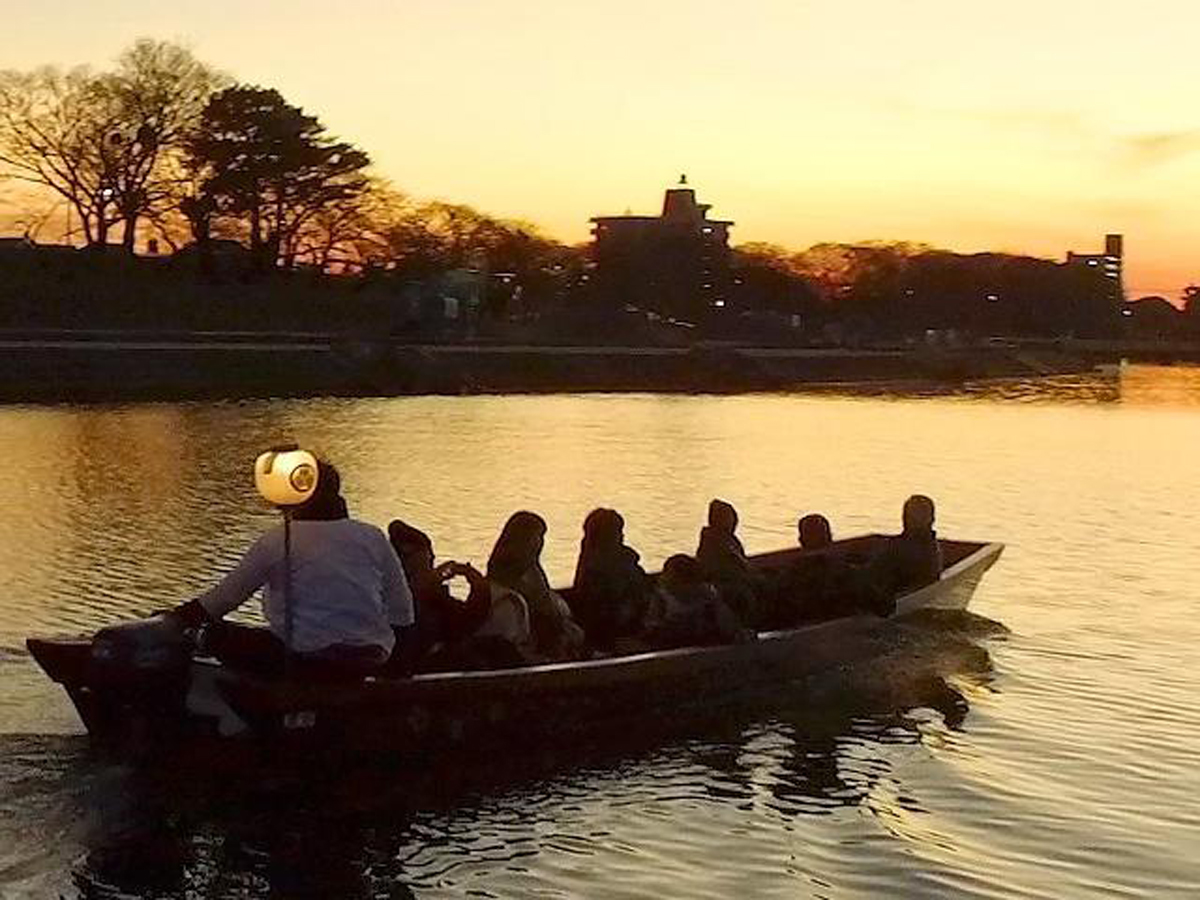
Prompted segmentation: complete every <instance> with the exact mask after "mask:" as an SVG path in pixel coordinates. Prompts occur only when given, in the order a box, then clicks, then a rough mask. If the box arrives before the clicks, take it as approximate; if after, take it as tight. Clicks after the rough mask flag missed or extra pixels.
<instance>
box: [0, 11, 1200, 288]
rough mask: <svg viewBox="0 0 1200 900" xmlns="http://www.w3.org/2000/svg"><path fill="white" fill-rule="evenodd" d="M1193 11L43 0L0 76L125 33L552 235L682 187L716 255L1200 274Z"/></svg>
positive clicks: (1198, 68)
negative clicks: (890, 250)
mask: <svg viewBox="0 0 1200 900" xmlns="http://www.w3.org/2000/svg"><path fill="white" fill-rule="evenodd" d="M1198 25H1200V7H1198V6H1197V5H1196V3H1195V0H1144V2H1142V3H1139V4H1136V5H1131V4H1128V3H1121V4H1118V3H1113V2H1103V0H1090V2H1076V0H1038V2H1033V0H1007V2H1005V3H1003V4H1000V3H986V4H985V3H964V2H963V0H910V2H907V3H897V2H895V0H857V2H852V3H846V2H824V0H822V2H804V0H743V2H740V3H730V2H722V3H715V2H708V0H686V2H684V0H656V2H646V0H640V2H628V0H609V2H606V3H602V4H601V3H577V2H571V0H554V2H550V0H526V2H516V0H490V2H485V0H436V2H434V0H405V2H383V0H374V2H368V0H341V2H338V3H330V2H328V0H321V2H315V0H290V2H286V3H285V2H280V0H253V2H247V0H236V2H235V0H205V2H203V3H201V2H187V3H183V4H172V3H164V2H161V0H153V2H152V0H107V2H104V3H82V2H79V0H39V2H37V3H22V4H20V5H18V4H16V3H14V2H11V0H10V2H6V3H5V10H4V21H3V39H2V40H3V48H4V49H3V55H2V56H0V66H3V67H13V68H29V67H32V66H35V65H38V64H41V63H58V64H64V65H72V64H76V63H90V64H93V65H96V66H104V65H107V64H108V63H109V62H110V61H111V59H112V58H113V57H114V56H115V55H116V54H117V53H118V52H119V51H120V50H122V49H123V48H124V47H125V46H127V45H128V44H129V43H131V42H132V41H133V40H134V39H135V38H137V37H140V36H150V37H155V38H163V39H173V40H179V41H182V42H184V43H186V44H187V45H188V46H190V47H191V49H192V50H193V51H194V52H195V53H196V55H197V56H199V57H200V58H201V59H204V60H205V61H207V62H209V63H211V64H212V65H214V66H217V67H219V68H222V69H224V70H226V71H227V72H229V73H230V74H231V75H233V76H235V77H237V78H238V79H240V80H243V81H248V82H255V83H260V84H263V85H268V86H273V87H277V88H278V89H279V90H280V91H281V92H282V93H283V94H284V96H286V97H287V98H288V99H289V100H291V101H292V102H294V103H298V104H300V105H302V106H304V107H305V108H306V109H308V110H309V111H311V112H314V113H316V114H318V115H320V116H321V117H322V119H323V120H324V121H325V122H326V124H327V125H329V126H330V128H331V129H332V130H333V131H334V132H336V133H338V134H339V135H341V136H342V137H345V138H347V139H349V140H352V141H355V142H356V143H358V144H360V145H361V146H362V147H364V148H365V149H366V150H368V151H369V152H371V154H372V155H373V156H374V158H375V160H376V163H377V166H378V168H379V170H380V171H381V172H382V174H384V175H386V176H387V177H389V178H390V179H392V180H393V181H394V182H395V184H396V185H397V186H398V187H400V188H401V189H403V190H405V191H407V192H409V193H411V194H414V195H418V196H421V197H428V198H435V197H436V198H441V199H447V200H452V201H456V202H464V203H470V204H472V205H474V206H476V207H478V208H480V209H482V210H484V211H487V212H489V213H493V214H496V215H500V216H506V217H516V218H522V219H526V220H529V221H532V222H534V223H536V224H538V225H539V226H541V227H542V228H543V230H545V231H546V232H547V233H549V234H551V235H554V236H556V237H559V238H562V239H564V240H568V241H579V240H582V239H584V238H585V237H586V236H587V219H588V217H589V216H592V215H598V214H613V213H621V212H624V211H625V210H626V209H627V208H628V209H631V210H633V211H635V212H651V211H655V210H657V208H658V206H659V203H660V196H661V191H662V189H663V188H664V187H665V186H667V185H668V184H669V183H670V182H672V181H674V180H675V179H676V178H677V177H678V174H679V173H680V172H687V173H688V176H689V180H690V181H691V182H692V183H693V184H694V185H695V186H696V187H697V189H698V191H699V192H700V194H701V197H702V199H703V200H704V201H706V202H709V203H712V204H713V214H714V215H717V216H719V217H721V218H731V219H734V220H735V221H736V222H737V226H736V228H735V230H734V241H735V242H744V241H774V242H777V243H781V244H784V245H786V246H789V247H794V248H796V249H800V248H803V247H806V246H808V245H810V244H812V243H815V242H817V241H823V240H831V241H856V240H867V239H904V240H910V241H925V242H928V243H932V244H936V245H939V246H945V247H950V248H952V249H956V250H964V251H974V250H984V249H989V250H1004V251H1012V252H1021V253H1030V254H1034V255H1040V256H1049V257H1054V258H1059V257H1061V256H1062V255H1063V254H1065V251H1066V250H1068V249H1074V250H1078V251H1088V252H1095V251H1098V250H1100V249H1101V248H1102V245H1103V235H1104V233H1105V232H1106V231H1121V232H1124V233H1125V235H1126V247H1127V254H1128V274H1127V279H1126V280H1127V287H1128V288H1129V291H1130V293H1131V294H1132V295H1134V296H1139V295H1142V294H1149V293H1163V294H1168V295H1171V296H1174V295H1176V294H1177V293H1178V292H1179V290H1180V289H1181V288H1182V287H1183V286H1184V285H1186V284H1188V283H1189V282H1191V281H1194V280H1196V281H1200V228H1198V227H1197V222H1198V221H1200V190H1197V187H1198V186H1200V103H1198V102H1197V86H1200V53H1197V52H1196V49H1195V33H1196V30H1197V26H1198Z"/></svg>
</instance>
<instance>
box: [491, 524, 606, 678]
mask: <svg viewBox="0 0 1200 900" xmlns="http://www.w3.org/2000/svg"><path fill="white" fill-rule="evenodd" d="M545 538H546V521H545V520H544V519H543V518H542V517H541V516H539V515H537V514H536V513H532V512H527V511H521V512H516V513H513V514H512V515H511V516H510V517H509V519H508V521H507V522H505V523H504V528H503V529H502V530H501V532H500V537H498V538H497V539H496V545H495V547H493V548H492V553H491V556H489V557H488V566H487V577H488V580H489V581H490V582H492V584H493V602H494V603H495V602H497V601H498V600H500V599H501V598H503V597H504V592H506V591H507V592H513V593H515V594H517V595H518V596H519V597H520V598H521V600H523V601H524V603H525V606H526V609H527V611H528V617H529V627H530V634H531V644H532V650H533V652H534V654H536V656H538V657H540V658H542V659H552V660H554V659H575V658H578V657H579V656H581V655H582V654H583V651H584V634H583V629H582V628H580V627H579V624H578V623H577V622H576V621H575V619H574V618H573V617H572V615H571V608H570V607H569V606H567V603H566V601H565V600H563V598H562V597H561V596H560V595H559V594H558V592H557V591H554V590H552V589H551V588H550V584H549V582H548V581H547V579H546V573H545V571H544V570H543V569H542V563H541V554H542V547H543V545H544V543H545ZM497 589H499V590H497Z"/></svg>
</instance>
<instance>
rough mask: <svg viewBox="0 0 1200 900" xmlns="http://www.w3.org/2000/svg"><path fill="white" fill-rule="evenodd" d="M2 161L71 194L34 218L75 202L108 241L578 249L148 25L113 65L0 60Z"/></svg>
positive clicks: (85, 235)
mask: <svg viewBox="0 0 1200 900" xmlns="http://www.w3.org/2000/svg"><path fill="white" fill-rule="evenodd" d="M0 177H2V178H7V179H10V180H13V181H17V182H23V183H25V184H28V185H33V186H36V187H37V188H40V189H41V190H42V191H43V192H46V191H48V192H50V193H51V194H53V195H56V198H57V199H56V202H55V203H53V204H50V205H48V206H47V207H46V208H45V209H44V210H29V211H27V214H26V216H25V222H24V225H25V230H26V231H27V233H31V234H34V235H36V233H37V231H38V230H39V228H40V227H45V224H46V222H47V221H49V220H50V219H51V218H52V217H53V216H54V215H55V214H56V213H57V218H59V219H61V217H62V214H63V213H62V210H63V207H64V205H65V208H66V213H65V215H66V218H67V221H68V223H69V225H68V227H67V231H68V232H69V235H70V239H71V240H72V242H79V243H83V244H84V245H85V246H87V247H89V248H94V249H97V250H105V249H107V248H109V246H110V245H112V244H114V243H116V244H119V246H120V247H121V248H123V249H124V250H125V251H127V252H130V253H132V252H133V251H134V250H135V248H137V247H138V246H139V245H145V244H146V243H147V242H148V241H149V240H154V241H155V242H156V243H160V244H162V245H165V246H166V247H169V248H171V249H172V250H178V249H180V248H182V247H183V246H185V245H189V244H190V245H192V246H193V247H194V248H195V250H196V252H197V254H198V256H199V257H200V259H201V261H204V262H211V259H212V255H213V253H212V250H213V248H214V246H217V245H219V243H220V242H221V241H233V242H237V243H239V244H241V245H242V246H244V247H245V248H246V249H247V251H248V261H249V262H250V263H251V264H252V265H253V266H255V267H257V268H258V269H259V270H262V271H266V270H275V269H284V270H291V269H296V268H300V267H311V268H315V269H318V270H320V271H347V270H348V271H363V270H371V269H389V270H395V271H398V272H400V273H401V274H405V275H413V276H417V277H419V276H421V275H423V274H427V273H430V272H436V271H445V270H446V269H452V268H456V267H460V266H467V265H480V266H486V267H488V268H489V269H491V270H492V271H512V272H517V273H521V274H526V275H530V276H531V277H532V273H533V272H536V271H540V270H541V269H542V268H544V267H545V266H546V265H547V264H548V263H552V262H553V261H554V260H556V259H557V258H558V257H562V256H564V255H566V256H569V255H570V254H569V253H567V248H564V247H562V245H560V244H558V243H557V242H555V241H552V240H549V239H547V238H545V237H543V236H541V235H539V234H538V233H537V232H536V230H535V229H534V228H533V227H531V226H529V225H527V224H524V223H519V222H508V221H503V220H498V219H495V218H492V217H489V216H486V215H483V214H481V213H479V212H477V211H476V210H473V209H471V208H470V207H468V206H462V205H455V204H448V203H441V202H426V203H420V202H414V201H412V200H410V199H409V198H407V197H406V196H404V195H403V194H401V193H400V192H398V191H396V190H394V189H392V188H391V187H389V186H388V185H387V183H386V182H384V181H383V180H382V179H380V178H378V177H376V176H375V175H374V174H373V173H372V171H371V159H370V156H369V154H368V153H367V152H366V151H365V150H363V149H361V148H359V147H357V146H355V145H354V144H352V143H350V142H348V141H345V140H342V139H340V138H338V137H336V136H334V135H331V134H330V133H329V132H328V130H327V129H326V128H325V126H324V125H323V124H322V123H321V122H320V120H319V119H318V118H317V117H315V116H313V115H311V114H309V113H307V112H305V111H304V110H303V109H301V108H299V107H297V106H295V105H293V104H291V103H288V102H287V100H286V99H285V98H284V97H283V96H282V95H281V94H280V93H279V92H278V91H276V90H273V89H270V88H264V87H258V86H254V85H247V84H238V83H235V82H234V81H233V80H232V79H231V78H230V77H228V76H227V75H225V74H223V73H221V72H218V71H216V70H214V69H212V68H210V67H209V66H207V65H205V64H204V63H203V62H201V61H200V60H198V59H196V58H195V57H194V56H193V55H192V54H191V53H190V52H189V51H188V50H187V49H186V48H184V47H181V46H178V45H176V44H173V43H169V42H162V41H154V40H148V39H146V40H139V41H138V42H136V43H135V44H134V45H133V46H132V47H130V48H129V49H128V50H126V51H125V52H124V53H122V54H121V55H120V56H119V57H118V58H117V60H116V64H115V66H114V67H113V68H112V69H111V70H109V71H103V72H96V71H92V70H90V69H87V68H76V69H72V70H70V71H62V70H60V69H57V68H53V67H45V68H40V69H37V70H34V71H29V72H17V71H5V72H0ZM532 280H536V278H533V279H532Z"/></svg>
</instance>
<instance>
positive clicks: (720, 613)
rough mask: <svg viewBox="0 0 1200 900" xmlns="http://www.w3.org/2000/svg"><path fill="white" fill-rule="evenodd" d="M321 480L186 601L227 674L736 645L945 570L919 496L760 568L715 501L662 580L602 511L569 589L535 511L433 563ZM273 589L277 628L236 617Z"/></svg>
mask: <svg viewBox="0 0 1200 900" xmlns="http://www.w3.org/2000/svg"><path fill="white" fill-rule="evenodd" d="M319 470H320V479H319V481H318V485H317V490H316V492H315V493H314V495H313V496H312V497H311V498H310V499H309V500H308V501H307V502H306V503H305V504H303V505H301V506H299V507H296V508H295V509H294V510H293V512H292V514H291V520H290V526H291V531H290V534H289V533H288V532H287V530H286V529H285V528H283V527H281V526H277V527H276V528H274V529H272V530H270V531H268V532H267V533H266V534H264V535H263V536H262V537H261V538H259V540H258V541H256V542H255V544H254V545H253V546H252V547H251V548H250V549H249V550H248V551H247V552H246V554H245V555H244V556H243V558H242V560H241V562H239V564H238V566H237V567H236V568H235V569H234V570H233V571H231V572H229V573H228V574H227V575H226V576H225V577H224V578H223V579H222V580H221V581H220V582H219V583H218V584H216V585H215V586H213V587H212V588H210V589H209V590H208V591H206V592H205V593H204V594H202V595H200V596H199V597H197V598H195V599H194V600H191V601H189V602H188V603H185V604H183V605H181V606H180V607H178V608H177V609H176V613H177V615H179V616H180V617H181V618H182V619H183V621H184V623H185V624H188V625H191V626H197V627H200V629H201V630H202V631H205V632H206V633H207V636H208V637H207V642H208V643H207V649H208V650H209V651H210V652H212V653H214V654H215V655H216V656H218V657H219V658H220V659H222V660H223V661H224V662H225V663H226V664H228V665H231V666H234V667H238V668H242V669H247V670H251V671H255V672H258V673H259V674H266V675H272V674H279V673H287V672H289V671H290V672H292V673H293V674H297V673H304V674H305V676H306V677H313V678H322V679H324V678H350V679H353V678H362V677H365V676H367V675H374V674H382V673H391V674H406V673H410V672H413V671H422V670H424V671H429V670H441V671H453V670H466V669H492V668H507V667H512V666H520V665H527V664H532V663H541V662H555V661H571V660H582V659H588V658H591V657H594V656H597V655H600V656H603V655H611V654H628V653H636V652H641V651H650V650H662V649H669V648H675V647H688V646H703V645H711V644H728V643H736V642H740V641H749V640H754V639H755V637H756V635H757V634H758V633H760V632H763V631H770V630H778V629H788V628H795V627H798V626H801V625H804V624H806V623H810V622H817V621H821V620H825V619H831V618H837V617H839V616H845V615H851V614H855V613H862V612H869V613H875V614H878V615H889V614H890V613H891V612H892V610H893V609H894V608H895V602H896V598H897V597H898V596H900V595H902V594H904V593H907V592H909V591H911V590H914V589H916V588H919V587H921V586H923V585H926V584H929V583H931V582H933V581H936V580H937V579H938V577H939V576H940V574H941V570H942V559H941V552H940V549H939V545H938V541H937V535H936V533H935V531H934V528H933V525H934V505H933V501H932V500H930V499H929V498H928V497H925V496H921V495H916V496H913V497H910V498H909V499H908V501H907V502H906V503H905V504H904V511H903V525H904V528H903V531H902V532H901V534H899V535H897V536H895V537H891V538H888V539H886V540H885V541H884V543H883V544H882V546H881V547H880V548H877V549H874V550H873V551H872V552H870V553H867V554H863V553H856V552H855V551H854V550H853V549H851V547H852V545H854V542H850V545H847V546H840V545H838V544H837V543H836V542H834V540H833V532H832V529H831V527H830V524H829V522H828V520H827V519H825V517H823V516H821V515H816V514H812V515H806V516H804V517H803V518H801V519H800V520H799V522H798V536H799V542H800V547H799V549H798V551H796V552H795V553H793V554H791V555H789V556H787V557H786V558H785V560H784V563H783V564H781V563H779V562H778V561H777V562H776V563H775V564H772V563H771V562H770V558H769V557H768V558H767V559H766V560H764V561H762V562H756V561H753V560H751V559H750V558H748V557H747V556H746V551H745V548H744V547H743V545H742V542H741V540H740V538H739V537H738V535H737V528H738V515H737V511H736V510H735V509H734V508H733V506H732V505H730V504H729V503H727V502H725V501H723V500H713V501H712V502H711V503H710V504H709V508H708V522H707V524H706V525H705V526H704V527H703V528H702V529H701V531H700V539H699V544H698V547H697V549H696V553H695V555H694V556H689V555H687V554H676V555H674V556H671V557H670V558H668V559H667V561H666V562H665V563H664V565H663V570H662V573H661V574H660V575H658V576H657V577H655V576H650V575H648V574H647V573H646V571H645V570H644V569H643V568H642V565H641V562H640V557H639V555H638V553H637V551H636V550H634V549H633V548H631V547H630V546H629V545H628V544H626V542H625V520H624V519H623V518H622V516H621V514H620V513H618V512H617V511H616V510H613V509H606V508H601V509H596V510H593V511H592V512H591V513H589V514H588V516H587V518H586V519H585V520H584V522H583V538H582V541H581V542H580V548H579V560H578V563H577V565H576V568H575V581H574V586H573V587H572V588H571V589H570V590H569V591H566V592H565V596H564V594H560V593H559V592H558V591H556V590H554V589H553V588H552V587H551V586H550V583H549V581H548V579H547V578H546V572H545V570H544V569H543V568H542V562H541V554H542V549H543V546H544V543H545V537H546V522H545V520H544V519H543V518H542V517H541V516H539V515H537V514H536V513H533V512H528V511H524V510H523V511H521V512H517V513H514V514H513V515H512V516H510V517H509V519H508V521H507V522H505V523H504V527H503V529H502V530H501V532H500V535H499V537H498V538H497V539H496V543H495V546H494V547H493V548H492V552H491V554H490V555H489V556H488V561H487V568H486V572H480V571H479V570H478V569H476V568H475V567H474V566H471V565H470V564H468V563H461V562H456V561H448V562H443V563H442V564H441V565H437V564H436V558H437V557H436V553H435V551H434V546H433V541H432V540H431V539H430V537H429V536H428V535H427V534H425V533H424V532H422V531H421V530H419V529H418V528H416V527H414V526H412V525H410V524H409V523H406V522H403V521H400V520H399V519H397V520H395V521H393V522H392V523H391V524H390V525H389V526H388V532H387V535H386V537H385V536H384V534H383V533H382V532H381V531H380V529H378V528H376V527H375V526H373V525H370V524H368V523H366V522H361V521H358V520H356V519H353V518H351V517H350V515H349V511H348V509H347V507H346V502H345V500H344V498H343V497H342V495H341V478H340V476H339V474H338V472H337V469H336V468H334V467H333V466H332V465H330V464H329V463H328V462H326V461H323V460H322V461H320V463H319ZM289 547H290V550H289ZM456 577H461V578H464V579H465V580H466V582H467V585H468V594H467V597H466V598H465V599H464V600H459V599H458V598H457V597H455V596H454V594H453V593H452V592H451V591H450V588H449V582H450V581H451V580H452V579H454V578H456ZM260 588H262V589H263V611H264V613H265V617H266V619H267V625H268V627H267V628H249V627H246V626H242V625H237V624H234V623H229V622H226V621H225V620H224V617H225V616H226V614H228V613H229V612H231V611H233V610H234V609H236V608H238V607H239V606H241V605H242V604H243V603H245V602H246V600H248V599H249V598H250V597H251V596H252V595H254V594H255V593H256V592H257V591H258V590H259V589H260Z"/></svg>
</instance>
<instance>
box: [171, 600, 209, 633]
mask: <svg viewBox="0 0 1200 900" xmlns="http://www.w3.org/2000/svg"><path fill="white" fill-rule="evenodd" d="M168 614H169V615H172V616H175V617H176V618H177V619H178V620H179V621H180V622H181V623H182V624H183V627H184V628H199V627H200V626H201V625H207V624H208V623H209V622H211V621H212V620H213V619H212V616H210V615H209V614H208V610H207V609H205V608H204V606H203V605H202V604H201V603H200V601H199V600H189V601H188V602H187V603H180V604H179V605H178V606H176V607H174V608H172V609H171V610H169V611H168Z"/></svg>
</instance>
